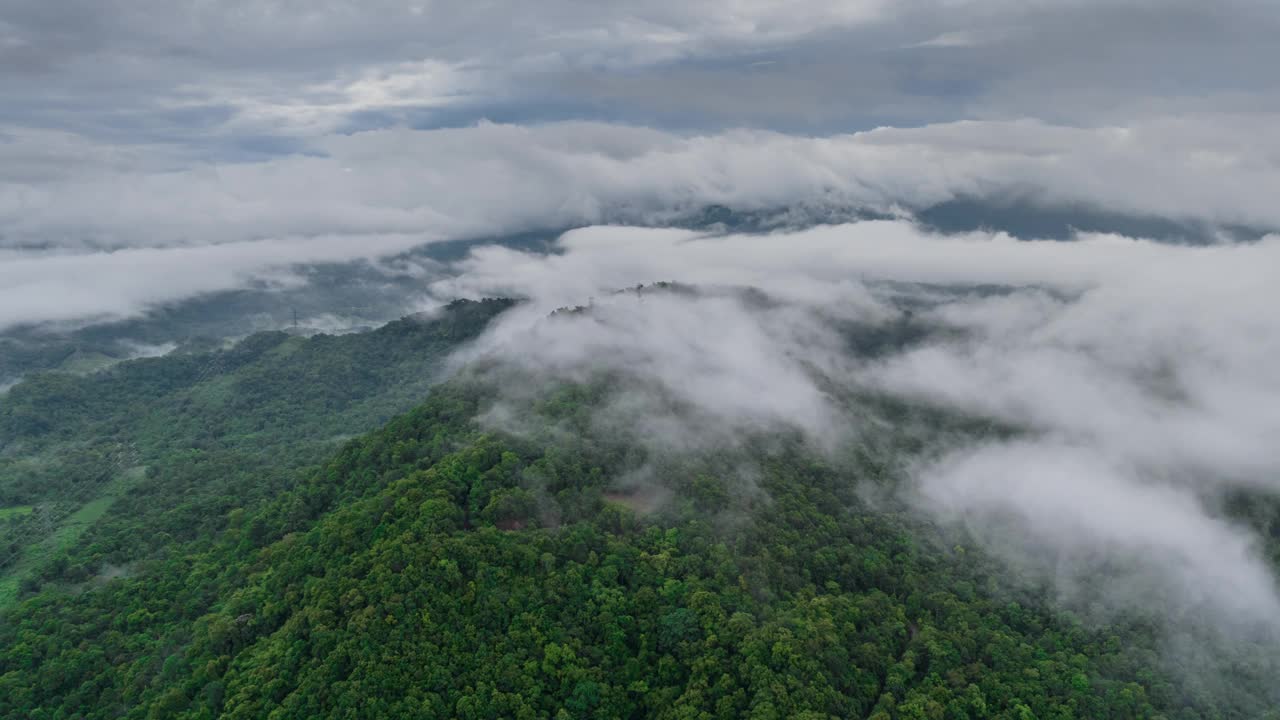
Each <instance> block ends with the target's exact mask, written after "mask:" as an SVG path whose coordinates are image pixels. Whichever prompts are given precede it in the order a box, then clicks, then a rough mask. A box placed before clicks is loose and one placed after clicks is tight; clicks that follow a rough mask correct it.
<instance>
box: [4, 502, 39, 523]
mask: <svg viewBox="0 0 1280 720" xmlns="http://www.w3.org/2000/svg"><path fill="white" fill-rule="evenodd" d="M34 509H35V506H34V505H13V506H11V507H3V508H0V520H3V519H5V518H11V517H17V516H19V515H28V514H30V513H31V511H32V510H34Z"/></svg>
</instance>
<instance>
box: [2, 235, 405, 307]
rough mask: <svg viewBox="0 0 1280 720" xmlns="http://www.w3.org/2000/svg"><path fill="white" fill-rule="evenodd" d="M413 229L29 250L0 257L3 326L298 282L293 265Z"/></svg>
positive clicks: (361, 250) (339, 255)
mask: <svg viewBox="0 0 1280 720" xmlns="http://www.w3.org/2000/svg"><path fill="white" fill-rule="evenodd" d="M423 242H426V238H424V237H422V236H418V235H414V236H368V237H362V238H359V239H357V238H353V237H350V236H337V237H334V236H329V237H308V238H282V239H277V240H262V241H258V242H233V243H224V244H221V245H201V246H197V247H180V248H129V249H121V250H116V251H113V252H99V253H87V254H56V253H43V254H31V255H26V256H21V257H16V258H10V259H5V260H4V261H3V262H0V330H4V329H7V328H9V327H12V326H14V325H21V324H27V323H45V322H62V321H67V322H82V321H92V320H118V319H121V318H126V317H131V316H135V315H138V314H139V313H142V312H145V311H146V310H148V309H150V308H152V307H154V306H156V305H159V304H162V303H166V302H173V301H176V300H182V299H186V298H189V297H194V296H197V295H202V294H205V293H211V292H217V291H220V290H232V289H236V288H240V287H244V286H246V285H248V284H249V283H253V282H265V283H275V284H286V285H287V284H291V283H296V282H299V280H298V279H297V278H295V277H294V276H293V275H292V274H291V273H290V272H289V268H290V267H291V266H292V265H293V264H295V263H296V262H298V261H299V259H300V258H305V259H306V260H308V261H310V262H347V261H351V260H357V259H368V258H376V257H379V256H383V255H391V254H395V253H397V252H402V251H404V250H407V249H409V248H411V247H414V246H416V245H421V244H422V243H423Z"/></svg>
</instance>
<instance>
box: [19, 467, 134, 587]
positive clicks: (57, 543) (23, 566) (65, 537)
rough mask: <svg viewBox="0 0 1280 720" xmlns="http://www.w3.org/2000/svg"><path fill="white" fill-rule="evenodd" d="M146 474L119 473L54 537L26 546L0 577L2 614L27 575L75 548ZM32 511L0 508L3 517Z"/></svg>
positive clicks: (26, 507)
mask: <svg viewBox="0 0 1280 720" xmlns="http://www.w3.org/2000/svg"><path fill="white" fill-rule="evenodd" d="M145 472H146V468H144V467H135V468H130V469H128V470H126V471H124V472H122V473H120V474H119V475H117V476H116V477H115V479H113V480H112V481H111V482H109V483H107V484H105V485H103V487H102V493H101V494H100V495H98V497H96V498H94V499H92V500H90V501H89V502H87V503H85V504H84V505H82V506H80V508H79V509H77V510H76V511H75V512H73V513H71V514H70V515H68V516H67V517H65V518H63V520H62V521H61V522H60V523H58V527H57V529H55V530H54V531H53V533H52V534H50V535H49V536H48V537H45V538H43V539H40V540H37V541H36V542H33V543H32V544H31V545H29V546H27V548H26V549H25V550H24V551H23V552H22V557H20V558H19V559H18V561H17V562H16V563H14V565H13V566H12V567H10V568H9V569H8V571H6V572H5V573H4V575H3V576H0V610H3V609H4V608H6V607H8V606H9V605H10V604H11V603H13V601H14V600H15V599H16V598H17V596H18V589H19V588H20V587H21V586H22V581H23V580H24V579H25V578H26V577H27V574H28V573H30V572H32V571H34V570H35V569H37V568H39V567H41V566H42V565H43V564H44V563H45V562H47V561H48V560H49V559H50V558H52V557H54V556H56V555H57V554H58V553H60V552H64V551H66V549H67V548H69V547H71V546H72V545H74V544H75V542H76V541H77V540H79V539H80V536H81V535H83V534H84V531H85V530H87V529H88V528H89V526H91V525H93V524H94V523H95V522H97V521H98V520H99V519H101V518H102V516H103V515H105V514H106V513H107V511H108V510H110V509H111V505H112V504H113V503H115V501H116V498H118V497H120V496H121V495H123V494H124V493H125V492H127V491H128V490H129V488H131V487H133V484H134V483H135V482H137V481H138V480H139V479H141V478H142V477H143V474H144V473H145ZM31 511H32V506H30V505H21V506H15V507H8V508H0V513H5V514H8V515H15V514H22V513H29V512H31Z"/></svg>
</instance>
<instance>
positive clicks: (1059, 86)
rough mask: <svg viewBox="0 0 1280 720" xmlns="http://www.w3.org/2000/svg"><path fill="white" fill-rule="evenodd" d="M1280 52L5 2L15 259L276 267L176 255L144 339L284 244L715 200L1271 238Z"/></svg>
mask: <svg viewBox="0 0 1280 720" xmlns="http://www.w3.org/2000/svg"><path fill="white" fill-rule="evenodd" d="M1278 30H1280V7H1278V6H1277V5H1276V3H1275V2H1274V1H1273V0H1228V1H1226V2H1215V3H1204V2H1199V1H1195V2H1192V1H1190V0H1158V1H1157V0H1034V1H1031V2H1028V1H1026V0H1018V1H1014V0H905V1H900V2H888V1H883V0H856V1H852V2H832V1H830V0H795V1H792V2H786V3H780V2H763V1H761V0H718V1H713V2H698V3H690V2H685V1H684V0H680V1H669V0H646V1H643V2H642V1H639V0H618V1H615V2H586V1H579V0H544V1H542V2H536V3H528V2H507V1H502V0H498V1H490V2H465V3H462V2H431V1H429V0H422V1H420V2H415V1H399V2H392V1H391V0H361V1H360V2H356V1H354V0H350V1H348V0H342V1H339V0H316V1H308V2H302V1H294V0H225V1H222V2H207V1H204V0H59V1H58V2H49V1H48V0H0V98H3V102H0V257H14V256H22V257H24V258H26V259H28V260H30V261H31V263H32V264H31V265H28V266H24V267H23V272H22V275H24V276H26V277H27V284H28V285H31V284H32V281H31V280H30V278H32V277H47V276H49V275H55V276H59V277H62V276H64V275H65V268H68V267H71V266H70V265H67V264H55V265H47V266H40V265H39V262H40V260H41V259H42V258H45V259H47V256H48V254H49V253H59V254H65V253H75V254H77V255H85V256H86V257H87V259H86V260H85V261H84V262H83V263H78V264H76V267H78V268H84V272H89V270H90V269H91V268H100V269H101V272H104V273H126V274H125V275H124V276H119V277H116V278H115V279H112V280H110V281H108V282H104V283H102V284H101V287H103V288H119V287H124V286H126V285H128V284H129V282H130V281H131V279H136V278H135V277H133V276H131V275H129V274H128V273H129V272H130V270H129V265H128V263H125V262H123V261H122V260H121V259H119V258H115V259H111V258H106V257H102V256H103V255H105V254H106V253H107V252H109V251H112V250H118V249H123V248H137V247H147V248H156V249H158V250H157V251H158V252H159V251H160V250H161V249H176V248H177V247H178V246H191V245H206V244H225V243H257V242H263V241H267V242H272V243H275V244H274V245H271V246H269V247H264V248H263V249H261V251H258V250H256V249H254V248H252V247H249V246H247V245H243V246H239V247H242V248H243V249H242V250H237V251H236V252H234V253H233V252H230V251H228V252H221V253H213V254H191V253H187V254H183V255H174V256H172V257H171V258H168V259H166V260H165V266H166V267H167V268H170V269H171V271H172V274H171V275H170V276H169V277H170V278H171V280H172V282H171V283H168V285H170V287H169V288H168V289H166V290H165V291H164V292H160V293H157V294H156V295H155V296H154V297H149V296H148V294H147V293H146V292H145V289H142V290H133V291H131V292H130V293H128V295H127V297H124V296H120V295H114V296H112V297H109V298H106V302H104V304H105V305H107V306H109V307H111V308H113V314H114V313H115V312H116V311H119V312H124V313H126V314H127V313H128V312H139V311H142V310H144V309H145V308H146V307H148V304H147V303H148V302H160V301H169V300H172V299H175V296H176V295H180V294H181V291H180V290H179V289H176V288H181V287H182V286H183V281H182V280H181V278H182V277H184V273H185V274H186V275H192V276H194V275H202V276H203V275H204V273H203V271H204V269H205V268H207V267H208V263H211V262H212V263H217V270H218V272H217V273H214V275H213V277H216V278H222V279H223V282H220V283H211V282H208V278H207V277H202V278H200V279H201V280H202V281H201V282H193V283H192V292H193V293H194V292H206V291H208V290H209V289H210V287H211V286H212V285H218V286H223V285H228V284H229V285H236V284H240V283H243V282H247V281H248V279H250V278H251V277H252V276H253V274H254V273H255V272H256V269H257V268H266V267H268V266H275V265H278V264H279V263H280V262H281V254H280V253H279V252H278V248H280V247H288V248H290V255H289V258H290V259H292V260H296V261H298V262H306V261H310V260H331V259H333V258H334V257H335V249H334V248H335V247H337V246H339V245H341V243H342V238H344V237H345V238H348V239H349V241H350V247H349V248H348V249H347V250H346V251H345V254H343V257H346V258H348V259H350V258H359V257H366V256H375V255H378V254H383V253H385V252H387V251H389V249H391V248H400V247H402V246H403V244H404V243H403V242H402V240H400V239H397V240H396V241H395V242H391V243H383V242H366V240H365V239H367V238H381V237H387V236H395V237H397V238H403V237H404V236H409V237H411V238H419V239H421V240H422V241H423V242H426V241H429V240H436V239H442V238H449V237H460V236H466V235H474V234H478V233H479V234H483V233H489V232H508V231H518V230H522V229H527V228H529V227H546V228H554V227H568V226H575V225H583V224H590V223H596V222H604V221H613V222H616V221H621V222H635V223H645V222H652V221H656V220H662V219H669V217H670V216H671V215H672V213H678V212H679V211H682V210H690V209H696V208H698V207H700V206H702V205H706V204H711V203H719V204H724V205H728V206H731V207H740V208H748V209H760V208H774V209H776V208H780V207H793V206H805V207H817V208H830V207H836V208H839V207H857V208H870V209H874V210H877V211H879V212H887V213H889V214H899V213H901V212H906V211H910V210H915V209H919V208H921V207H926V206H928V205H931V204H935V203H940V202H946V201H948V200H952V199H957V198H977V199H979V200H981V201H984V202H995V203H1007V202H1012V201H1021V202H1031V203H1033V204H1042V205H1050V206H1060V207H1068V208H1086V209H1092V210H1101V211H1105V212H1113V213H1123V214H1130V215H1136V216H1142V217H1161V218H1172V219H1174V220H1177V221H1189V222H1197V223H1205V224H1209V225H1237V224H1238V225H1247V226H1250V227H1255V228H1260V229H1263V230H1266V229H1272V228H1277V227H1280V211H1277V210H1276V203H1275V202H1274V198H1273V195H1274V188H1276V187H1280V130H1278V129H1277V128H1280V74H1277V73H1276V72H1274V68H1275V67H1280V44H1278V43H1276V42H1275V41H1274V38H1275V37H1276V36H1277V31H1278ZM306 238H318V239H319V241H318V242H316V243H314V252H312V247H313V244H310V243H307V242H303V241H301V240H305V239H306ZM282 242H283V243H284V244H280V243H282ZM15 254H16V255H15ZM340 254H341V253H340ZM233 256H235V259H234V260H232V257H233ZM254 257H259V258H261V260H260V261H254V260H252V259H251V258H254ZM224 259H225V261H226V264H225V265H224V264H222V261H223V260H224ZM224 270H225V272H224ZM16 274H17V271H16V270H11V271H10V272H9V273H5V274H0V277H3V278H4V279H3V280H0V282H4V283H6V286H4V287H0V291H4V292H5V294H6V297H12V296H13V294H14V293H15V292H18V293H24V292H26V291H25V290H21V289H20V288H18V287H17V286H16V285H12V284H9V283H13V282H15V281H14V280H11V279H9V278H12V277H14V276H15V275H16ZM86 293H88V290H86V291H85V292H84V293H81V294H80V296H79V299H78V300H77V301H76V303H73V304H72V305H68V306H67V308H66V309H65V312H64V311H61V310H55V311H52V312H50V311H47V310H48V309H47V308H46V309H45V310H44V311H40V312H33V313H31V314H30V318H29V319H30V320H33V321H35V320H39V319H41V318H43V317H49V316H57V317H64V316H68V315H77V314H79V313H80V311H79V310H74V311H73V310H71V309H70V308H71V307H72V306H74V307H77V308H79V307H82V306H88V305H92V304H93V303H92V297H90V296H88V295H87V294H86ZM42 296H47V293H45V295H42ZM6 316H7V317H8V322H10V323H13V322H22V321H23V319H24V318H23V313H22V312H21V311H20V310H10V311H9V312H8V313H6Z"/></svg>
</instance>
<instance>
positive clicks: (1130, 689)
mask: <svg viewBox="0 0 1280 720" xmlns="http://www.w3.org/2000/svg"><path fill="white" fill-rule="evenodd" d="M511 306H512V303H511V302H510V301H505V300H487V301H484V302H462V301H460V302H457V303H454V304H452V305H450V306H449V307H448V308H446V309H445V310H444V311H443V312H442V313H441V314H440V315H438V316H433V317H417V318H414V317H411V318H406V319H404V320H401V321H397V322H394V323H391V324H389V325H387V326H385V327H383V328H380V329H378V330H376V331H373V332H368V333H360V334H353V335H344V336H339V337H332V336H323V335H322V336H316V337H312V338H309V339H307V338H300V337H291V336H289V335H286V334H284V333H265V334H259V335H254V336H252V337H250V338H248V339H246V340H244V341H243V342H241V343H239V344H238V345H236V346H235V347H233V348H231V349H228V350H220V351H215V352H192V353H186V354H183V353H179V354H175V355H170V356H166V357H163V358H156V359H148V360H137V361H131V362H127V363H123V364H120V365H118V366H116V367H114V368H112V369H110V370H107V371H104V372H101V373H98V374H94V375H89V376H85V377H75V376H69V375H63V374H48V375H38V376H33V377H31V378H29V379H28V380H27V381H25V382H24V383H22V384H20V385H18V386H16V387H14V388H13V389H12V390H11V391H10V392H9V394H8V395H7V396H5V397H4V398H3V400H0V403H2V404H0V442H2V443H3V445H2V446H0V463H3V464H2V465H0V507H3V508H4V509H5V510H4V519H3V520H2V521H0V522H3V523H4V525H3V528H4V532H5V533H6V534H5V538H4V541H5V547H4V548H3V550H4V551H6V554H7V557H8V559H7V560H6V561H5V565H4V566H3V569H2V570H0V572H3V573H4V574H3V576H2V577H3V582H4V583H5V586H4V588H5V593H4V595H3V596H0V603H2V606H0V716H3V717H6V718H7V717H15V718H18V717H21V718H33V719H46V718H117V717H125V718H217V717H224V718H267V717H270V718H316V717H338V718H418V717H421V718H446V717H459V718H508V717H515V718H541V717H553V718H595V717H609V718H613V717H620V718H640V717H661V718H739V717H749V718H792V717H798V718H828V717H838V718H845V717H867V718H877V719H887V718H946V719H947V720H958V719H962V718H970V719H973V720H976V719H977V718H987V717H997V718H1013V719H1017V720H1023V719H1025V718H1044V719H1048V718H1154V717H1165V718H1188V719H1189V718H1257V717H1280V714H1277V712H1276V711H1275V709H1274V708H1271V707H1270V706H1269V704H1268V703H1269V699H1270V698H1271V697H1273V696H1272V695H1271V693H1272V691H1273V688H1272V687H1271V685H1272V681H1273V680H1274V677H1275V673H1276V671H1277V670H1280V668H1277V666H1276V665H1275V663H1274V658H1268V657H1267V656H1266V655H1265V654H1261V653H1259V654H1251V653H1250V652H1249V651H1248V649H1247V648H1245V649H1242V650H1241V651H1240V655H1239V656H1238V657H1237V658H1233V659H1231V660H1230V666H1229V667H1224V668H1221V669H1222V670H1223V671H1224V672H1228V673H1230V674H1231V676H1232V677H1233V680H1234V684H1233V688H1234V689H1233V692H1231V693H1221V692H1217V691H1216V690H1215V687H1214V685H1213V683H1212V682H1209V681H1205V682H1194V681H1193V679H1190V678H1189V677H1188V673H1189V672H1194V669H1192V668H1179V667H1177V663H1176V662H1172V663H1171V662H1169V659H1168V658H1167V657H1163V656H1162V648H1161V636H1160V631H1159V629H1158V628H1156V627H1154V626H1153V624H1152V623H1151V622H1150V619H1149V618H1145V617H1143V616H1141V615H1127V616H1123V617H1118V618H1115V619H1114V620H1113V621H1112V622H1110V623H1108V624H1106V625H1098V624H1096V623H1089V622H1085V621H1083V620H1081V619H1079V618H1076V617H1074V616H1073V615H1072V614H1070V613H1068V612H1064V611H1062V610H1061V609H1059V608H1057V606H1056V605H1055V603H1054V602H1053V598H1052V593H1051V591H1050V590H1048V589H1047V588H1045V587H1043V586H1041V585H1040V584H1038V583H1037V582H1036V581H1034V580H1032V579H1026V578H1019V577H1017V576H1016V574H1014V573H1011V572H1010V571H1009V569H1008V568H1006V567H1004V566H1003V565H1002V564H1001V563H999V562H997V561H996V560H994V559H992V558H989V557H988V556H986V555H985V554H984V553H983V552H982V551H981V550H980V549H979V548H978V547H976V546H974V545H971V544H968V543H966V542H964V541H963V539H961V540H960V541H957V539H956V538H955V537H954V536H951V535H948V534H945V533H943V532H941V531H940V530H939V529H938V528H936V527H934V526H933V525H932V524H931V523H929V522H927V521H925V520H924V519H922V518H921V517H920V516H918V515H916V514H913V513H912V512H911V511H910V510H909V508H907V507H905V506H903V505H902V504H901V503H899V502H897V501H896V500H895V499H894V497H895V496H894V494H893V493H892V492H891V490H892V488H893V486H894V484H895V483H896V482H897V481H898V473H899V469H900V467H901V465H902V459H903V458H904V457H907V456H909V455H910V454H911V453H912V452H914V451H915V450H916V449H918V448H919V447H920V446H921V445H922V443H924V441H926V440H927V439H928V438H929V437H931V436H933V435H940V436H941V435H945V436H948V437H954V436H959V435H964V434H966V433H968V434H974V433H979V434H980V433H1009V432H1016V429H1013V428H1007V427H1000V426H996V425H994V424H992V423H988V422H986V421H982V420H977V419H974V418H968V417H963V416H959V415H955V414H952V413H949V412H946V411H943V410H940V409H936V408H929V407H921V406H916V405H911V404H908V403H904V402H902V401H899V400H894V399H892V398H886V397H877V396H871V395H857V394H850V395H847V396H845V397H844V398H843V402H845V403H847V404H849V405H850V406H856V407H857V408H859V411H860V412H863V413H866V414H870V415H874V416H875V417H876V418H878V419H879V420H880V421H882V422H879V423H877V424H876V426H875V427H877V428H879V429H878V430H877V431H876V432H875V433H870V434H865V435H863V436H861V437H860V439H859V443H858V444H856V445H853V446H851V447H850V448H849V450H848V452H845V453H841V454H838V455H835V456H831V455H824V454H820V453H814V452H812V450H811V448H809V447H808V445H807V442H806V440H805V439H804V438H803V437H800V436H799V435H793V434H790V433H786V432H773V431H769V432H766V431H764V430H760V431H758V432H756V433H755V434H753V435H752V436H751V437H749V438H748V441H747V442H744V443H741V444H737V445H733V446H729V447H716V448H711V447H701V448H697V449H695V450H693V451H685V452H678V453H664V452H660V451H658V450H655V448H653V447H651V446H646V445H644V444H643V443H639V442H637V441H636V438H635V437H631V436H628V435H627V434H625V433H618V432H614V431H612V430H611V429H610V427H602V426H601V425H600V424H598V423H596V422H593V417H594V416H593V410H594V409H595V408H598V407H601V406H603V405H607V404H610V403H611V402H613V401H615V400H616V399H617V397H618V395H619V394H620V393H624V392H626V391H627V390H628V388H627V387H626V383H627V380H626V379H625V378H619V377H616V376H613V375H610V374H608V373H604V374H600V375H596V376H591V377H584V378H581V380H580V381H579V382H569V383H560V384H557V385H554V386H537V385H534V386H532V387H531V389H530V392H529V393H528V394H527V395H526V396H524V397H523V399H522V402H523V403H524V404H523V405H521V407H520V408H518V410H519V411H520V412H521V413H525V414H526V417H527V418H528V419H531V420H532V421H533V422H529V423H523V424H521V425H519V426H512V425H510V424H507V425H504V424H503V423H495V422H492V421H487V422H486V421H482V420H481V419H480V418H485V417H491V416H492V414H493V412H494V407H495V406H496V404H497V402H498V399H499V393H500V389H501V388H500V385H501V384H502V383H520V382H521V378H520V377H519V375H512V374H510V373H509V372H508V371H506V370H503V369H502V368H494V367H492V366H491V365H490V364H488V363H487V361H486V360H484V359H483V358H482V359H479V360H477V361H475V362H474V363H473V364H472V365H471V366H469V367H467V368H464V369H462V370H461V371H459V372H457V373H456V374H453V375H451V376H450V377H449V378H448V379H446V380H444V381H443V382H441V380H442V378H443V375H442V367H443V366H442V361H443V359H444V358H445V357H446V356H447V355H448V354H449V353H450V352H451V351H453V350H456V349H457V348H459V347H460V346H461V345H462V344H463V343H465V342H466V341H467V340H469V339H472V338H475V337H476V336H477V335H478V334H479V333H480V332H481V331H482V330H483V329H484V328H485V326H486V324H487V323H488V322H489V321H490V320H491V319H492V318H494V317H495V316H497V315H498V314H499V313H501V312H503V311H504V310H506V309H508V308H509V307H511ZM554 320H555V319H554V318H552V321H554ZM899 335H900V337H906V338H909V337H911V333H909V332H905V331H904V332H902V333H900V334H899ZM895 337H899V336H895ZM899 340H900V338H899ZM899 340H894V341H895V342H897V341H899ZM858 341H859V339H858V338H856V337H853V338H851V343H854V344H855V345H856V344H857V342H858ZM862 342H864V343H866V342H869V341H867V339H866V338H862ZM872 345H873V346H874V343H872ZM379 426H381V427H379ZM375 428H376V429H375ZM367 431H368V434H364V433H366V432H367ZM356 434H360V435H361V436H360V437H355V438H352V437H351V436H352V435H356ZM1249 507H1253V508H1257V507H1259V506H1255V505H1250V506H1249ZM1254 512H1258V513H1262V514H1260V515H1259V516H1258V517H1257V518H1255V520H1256V521H1257V522H1259V523H1264V522H1270V520H1268V517H1267V516H1266V515H1265V513H1263V511H1262V510H1256V509H1255V510H1254Z"/></svg>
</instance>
